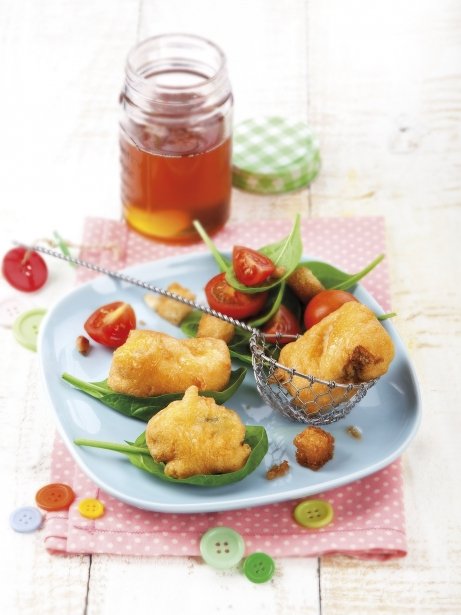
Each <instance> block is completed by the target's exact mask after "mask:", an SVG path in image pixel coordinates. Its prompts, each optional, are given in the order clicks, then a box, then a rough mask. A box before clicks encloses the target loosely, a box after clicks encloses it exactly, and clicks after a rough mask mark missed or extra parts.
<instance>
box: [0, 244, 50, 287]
mask: <svg viewBox="0 0 461 615" xmlns="http://www.w3.org/2000/svg"><path fill="white" fill-rule="evenodd" d="M2 273H3V276H4V277H5V280H6V281H7V282H8V283H9V284H11V286H13V288H16V289H17V290H22V291H23V292H26V293H30V292H33V291H35V290H38V289H39V288H41V287H42V286H43V285H44V284H45V282H46V280H47V278H48V267H47V266H46V263H45V261H44V260H43V258H42V257H41V256H40V254H38V253H37V252H33V251H32V250H27V249H26V248H23V247H18V248H13V249H12V250H9V251H8V252H7V253H6V254H5V256H4V257H3V263H2Z"/></svg>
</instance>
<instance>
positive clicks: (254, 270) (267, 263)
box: [232, 246, 275, 286]
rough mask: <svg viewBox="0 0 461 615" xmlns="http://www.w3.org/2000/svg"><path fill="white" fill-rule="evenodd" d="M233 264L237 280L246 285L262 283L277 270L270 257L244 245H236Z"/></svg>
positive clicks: (233, 252)
mask: <svg viewBox="0 0 461 615" xmlns="http://www.w3.org/2000/svg"><path fill="white" fill-rule="evenodd" d="M232 266H233V268H234V273H235V277H236V278H237V280H238V281H239V282H241V283H242V284H245V285H246V286H256V285H257V284H261V282H264V281H265V280H267V278H268V277H270V276H271V275H272V274H273V273H274V271H275V265H274V263H273V262H272V261H271V259H270V258H269V257H267V256H265V255H264V254H261V253H260V252H257V251H256V250H252V249H251V248H244V247H243V246H234V249H233V251H232Z"/></svg>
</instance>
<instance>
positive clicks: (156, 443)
mask: <svg viewBox="0 0 461 615" xmlns="http://www.w3.org/2000/svg"><path fill="white" fill-rule="evenodd" d="M244 439H245V425H244V424H243V423H242V421H241V420H240V417H239V415H238V414H237V413H236V412H235V411H234V410H229V409H228V408H225V407H224V406H218V404H217V403H216V402H215V400H214V399H213V398H212V397H200V396H199V394H198V389H197V387H196V386H191V387H189V388H188V389H187V391H186V392H185V394H184V397H183V399H181V400H180V401H174V402H171V404H170V405H169V406H167V407H166V408H164V409H163V410H161V411H160V412H158V413H157V414H156V415H154V416H153V417H152V418H151V419H150V421H149V422H148V423H147V429H146V443H147V447H148V449H149V451H150V454H151V455H152V457H153V458H154V459H155V460H156V461H162V462H165V463H166V465H165V474H166V475H167V476H171V477H173V478H187V477H189V476H194V475H195V474H223V473H226V472H234V471H236V470H239V469H240V468H242V467H243V466H244V465H245V463H246V460H247V459H248V457H249V455H250V453H251V447H250V446H249V445H248V444H246V443H244Z"/></svg>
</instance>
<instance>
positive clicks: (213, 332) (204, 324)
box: [197, 314, 235, 344]
mask: <svg viewBox="0 0 461 615" xmlns="http://www.w3.org/2000/svg"><path fill="white" fill-rule="evenodd" d="M234 333H235V327H234V325H231V324H230V322H226V321H225V320H221V319H220V318H216V316H211V314H202V317H201V318H200V322H199V324H198V330H197V337H214V338H216V339H218V340H224V341H225V342H226V344H228V343H229V342H230V341H231V339H232V338H233V337H234Z"/></svg>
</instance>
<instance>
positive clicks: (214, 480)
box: [74, 425, 268, 487]
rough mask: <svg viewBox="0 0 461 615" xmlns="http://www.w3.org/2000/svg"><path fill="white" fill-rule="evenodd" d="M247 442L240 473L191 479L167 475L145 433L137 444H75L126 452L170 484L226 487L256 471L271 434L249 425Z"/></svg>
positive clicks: (84, 442)
mask: <svg viewBox="0 0 461 615" xmlns="http://www.w3.org/2000/svg"><path fill="white" fill-rule="evenodd" d="M245 442H246V443H247V444H249V445H250V447H251V453H250V456H249V457H248V459H247V462H246V463H245V465H244V466H243V468H240V470H236V471H235V472H227V473H225V474H196V475H195V476H190V477H189V478H171V477H170V476H166V474H165V471H164V470H165V464H164V463H161V462H159V461H155V459H153V458H152V456H151V454H150V453H149V450H148V448H147V445H146V437H145V432H144V433H142V434H141V435H140V436H139V437H138V438H137V439H136V441H135V442H134V444H118V443H112V442H100V441H97V440H85V439H81V438H78V439H77V440H74V443H75V444H77V445H78V446H92V447H95V448H103V449H106V450H111V451H116V452H118V453H123V454H125V455H126V456H127V457H128V459H129V460H130V462H131V463H132V464H133V465H134V466H136V467H137V468H140V469H141V470H145V471H146V472H149V473H150V474H152V475H154V476H155V477H156V478H159V479H161V480H165V481H168V482H170V483H184V484H186V485H197V486H199V487H222V486H223V485H229V484H231V483H235V482H237V481H239V480H242V479H243V478H245V477H246V476H248V475H249V474H251V473H252V472H253V471H254V470H256V468H257V467H258V466H259V464H260V463H261V461H262V460H263V458H264V456H265V455H266V453H267V450H268V440H267V433H266V430H265V429H264V427H262V426H260V425H247V426H246V430H245Z"/></svg>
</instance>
